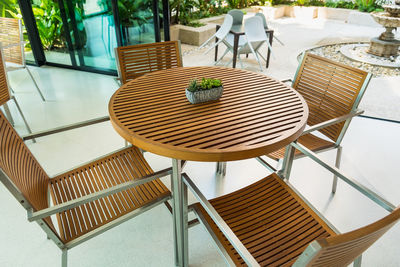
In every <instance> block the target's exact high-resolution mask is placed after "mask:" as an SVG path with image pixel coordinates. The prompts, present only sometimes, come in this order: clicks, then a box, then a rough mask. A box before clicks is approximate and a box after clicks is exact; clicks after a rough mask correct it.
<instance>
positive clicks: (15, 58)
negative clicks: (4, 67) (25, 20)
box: [0, 17, 24, 65]
mask: <svg viewBox="0 0 400 267" xmlns="http://www.w3.org/2000/svg"><path fill="white" fill-rule="evenodd" d="M23 41H24V39H23V35H22V22H21V20H20V19H13V18H2V17H0V43H2V44H3V47H6V46H9V45H13V46H12V47H9V48H4V49H3V53H4V60H5V61H6V62H12V63H16V64H20V65H23V64H24V54H23V53H24V43H23Z"/></svg>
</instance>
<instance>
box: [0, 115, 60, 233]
mask: <svg viewBox="0 0 400 267" xmlns="http://www.w3.org/2000/svg"><path fill="white" fill-rule="evenodd" d="M0 168H1V169H2V170H3V172H4V173H5V174H6V175H7V176H8V178H9V179H10V180H11V181H12V183H13V184H14V185H15V186H16V187H17V188H18V190H19V191H20V192H21V193H22V195H23V196H24V197H25V198H26V200H27V201H28V202H29V203H30V205H31V206H32V208H33V210H34V211H38V210H41V209H45V208H48V201H47V189H48V182H49V179H50V178H49V176H48V175H47V174H46V172H45V171H44V170H43V169H42V167H41V166H40V164H39V163H38V162H37V160H36V159H35V157H34V156H33V155H32V153H31V152H30V151H29V149H28V148H27V146H26V145H25V144H24V142H23V141H22V139H21V138H20V137H19V136H18V134H17V132H16V131H15V130H14V128H13V127H12V126H11V124H10V123H9V122H8V120H7V119H6V117H5V116H4V114H3V113H2V112H0ZM45 222H46V223H47V224H48V225H49V226H50V228H51V229H53V230H54V226H53V224H52V222H51V220H50V218H46V219H45ZM54 231H55V230H54Z"/></svg>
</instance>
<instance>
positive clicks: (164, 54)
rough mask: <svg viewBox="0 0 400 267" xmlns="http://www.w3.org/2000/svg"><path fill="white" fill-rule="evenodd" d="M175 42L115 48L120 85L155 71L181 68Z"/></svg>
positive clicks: (178, 51) (177, 47)
mask: <svg viewBox="0 0 400 267" xmlns="http://www.w3.org/2000/svg"><path fill="white" fill-rule="evenodd" d="M179 49H180V47H179V43H178V42H177V41H169V42H158V43H151V44H141V45H131V46H123V47H118V48H116V54H117V56H118V71H119V74H120V78H121V82H122V84H125V83H126V82H128V81H131V80H133V79H135V78H137V77H140V76H142V75H144V74H146V73H150V72H153V71H157V70H163V69H170V68H176V67H182V60H181V55H180V50H179Z"/></svg>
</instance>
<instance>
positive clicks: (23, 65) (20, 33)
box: [3, 19, 46, 101]
mask: <svg viewBox="0 0 400 267" xmlns="http://www.w3.org/2000/svg"><path fill="white" fill-rule="evenodd" d="M18 25H19V36H20V41H19V43H15V44H10V45H7V46H3V48H10V47H14V46H20V47H21V54H22V66H21V67H17V68H13V69H12V70H11V71H13V70H17V69H26V70H27V71H28V74H29V76H30V77H31V79H32V81H33V84H34V85H35V87H36V90H37V91H38V93H39V95H40V98H42V100H43V101H46V99H45V98H44V96H43V93H42V91H40V89H39V86H38V85H37V83H36V81H35V79H34V78H33V75H32V73H31V71H30V70H29V68H28V66H27V65H26V61H25V51H24V48H25V44H26V42H25V41H24V36H23V32H22V21H21V20H20V19H18Z"/></svg>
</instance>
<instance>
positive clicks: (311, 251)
mask: <svg viewBox="0 0 400 267" xmlns="http://www.w3.org/2000/svg"><path fill="white" fill-rule="evenodd" d="M295 149H298V150H300V151H301V152H302V153H303V154H304V155H305V156H307V157H309V158H310V159H312V160H313V161H315V162H316V163H318V164H319V165H321V166H322V167H324V168H326V169H327V170H329V171H330V172H332V173H333V174H334V175H336V176H337V177H339V178H340V179H342V180H343V181H344V182H346V183H347V184H349V185H350V186H352V187H353V188H355V189H356V190H357V191H359V192H361V193H362V194H363V195H365V196H366V197H368V198H369V199H371V200H372V201H374V202H375V203H376V204H378V205H379V206H381V207H382V208H384V209H386V210H387V211H389V212H392V211H393V210H394V209H396V207H395V206H394V205H393V204H391V203H390V202H389V201H387V200H386V199H384V198H383V197H382V196H380V195H378V194H377V193H375V192H373V191H372V190H370V189H368V188H367V187H365V186H364V185H362V184H361V183H359V182H358V181H356V180H354V179H352V178H350V177H348V176H346V175H345V174H343V173H342V172H341V171H340V170H339V169H338V168H336V167H334V166H331V165H330V164H329V163H326V162H324V161H323V160H321V159H320V158H318V156H317V155H316V154H315V153H314V152H312V151H311V150H309V149H307V148H306V147H304V146H302V145H301V144H298V143H297V142H292V143H291V144H290V145H288V146H287V148H286V151H285V158H284V163H283V165H282V169H280V170H279V171H278V172H277V174H278V175H279V176H280V177H281V179H283V180H284V181H285V182H286V184H287V185H288V186H289V187H290V188H291V189H292V190H293V191H294V192H295V193H296V194H297V195H298V196H299V197H300V198H301V199H302V200H303V201H304V202H305V203H306V204H307V205H308V206H309V207H310V208H311V209H312V210H313V211H314V212H315V213H316V214H317V215H318V216H319V217H320V218H321V219H323V220H324V221H325V223H327V224H328V225H329V226H330V227H331V229H332V230H333V231H334V232H336V233H337V234H339V233H340V232H339V231H338V230H337V229H336V228H335V227H334V226H333V225H332V224H331V223H330V222H329V221H328V220H327V219H326V218H325V217H324V216H323V215H322V214H321V213H320V212H319V211H318V210H317V209H316V208H315V207H313V205H311V204H310V202H308V201H307V199H305V198H304V197H303V196H302V195H301V194H300V193H299V192H298V191H297V190H296V189H295V188H294V187H293V186H292V185H291V184H290V183H289V177H290V172H291V167H292V163H293V156H294V151H295ZM182 179H183V181H184V183H185V185H186V186H187V187H188V188H189V189H190V190H191V192H192V193H193V195H194V196H195V197H196V198H197V200H198V201H199V203H200V204H201V206H202V207H203V208H204V210H205V211H206V212H207V214H208V215H209V216H210V217H211V219H212V221H213V222H214V223H215V224H216V225H217V227H218V228H219V230H220V231H221V232H222V233H223V234H224V236H225V237H226V238H227V239H228V240H229V242H230V243H231V244H232V246H233V247H234V249H235V250H236V251H237V252H238V253H239V255H240V256H241V257H242V259H243V260H244V261H245V263H246V264H247V265H248V266H260V265H259V264H258V262H257V261H256V260H255V258H254V257H253V256H252V255H251V253H250V252H249V251H248V250H247V249H246V247H245V246H244V245H243V244H242V243H241V241H240V240H239V239H238V238H237V236H236V235H235V234H234V232H233V231H232V230H231V228H230V227H229V226H228V225H227V224H226V223H225V221H224V220H223V219H222V217H221V216H220V215H219V214H218V212H217V211H216V210H215V208H214V207H213V206H212V205H211V203H210V202H209V201H208V200H207V198H206V197H205V196H204V195H203V193H202V192H201V191H200V190H199V188H198V187H197V186H196V185H195V183H194V182H193V181H192V180H191V178H190V177H189V176H188V175H187V174H186V173H183V174H182ZM190 209H193V210H194V212H195V214H196V215H197V217H198V219H199V220H200V221H201V222H202V223H203V225H204V226H205V227H206V229H207V230H208V231H209V233H210V234H211V236H212V238H213V239H214V241H215V242H216V244H217V246H218V248H219V249H220V251H221V254H222V255H223V256H224V257H225V259H226V262H227V264H228V265H230V266H235V264H234V263H233V261H232V259H231V258H230V257H229V254H228V253H227V251H226V250H225V248H224V247H223V245H222V244H221V243H220V242H219V240H218V238H217V236H216V235H215V234H214V232H213V231H212V230H211V228H210V225H209V224H208V223H207V221H206V220H205V218H204V216H203V214H202V212H200V211H199V210H198V208H197V207H196V206H195V205H192V206H190ZM320 250H321V247H320V246H318V243H317V242H316V241H313V242H311V243H310V244H309V246H308V247H307V248H306V249H305V250H304V252H303V253H302V254H301V255H300V256H299V257H298V259H297V261H296V262H295V264H294V266H304V265H305V263H307V262H309V261H310V260H312V258H313V256H314V255H316V254H317V253H318V252H319V251H320ZM361 258H362V255H360V256H358V257H357V258H356V259H355V261H354V266H357V267H358V266H361Z"/></svg>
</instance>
